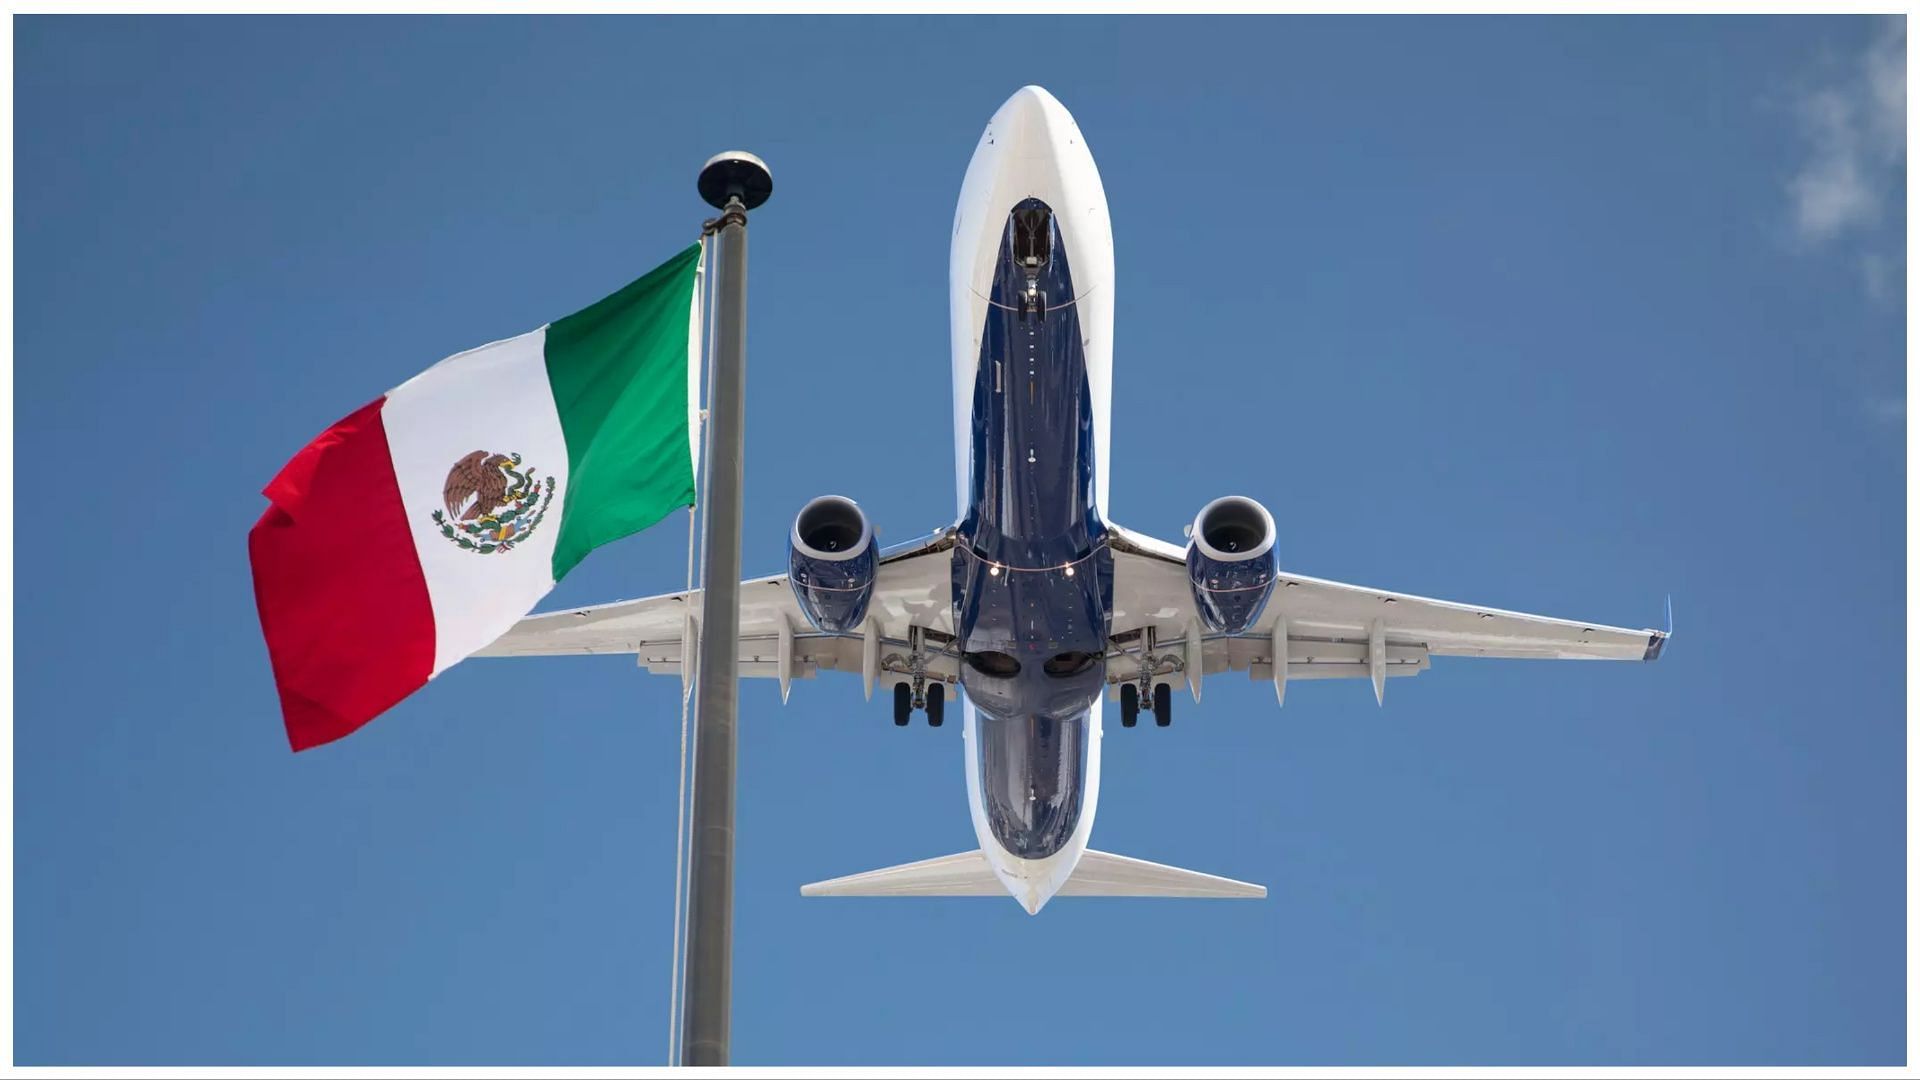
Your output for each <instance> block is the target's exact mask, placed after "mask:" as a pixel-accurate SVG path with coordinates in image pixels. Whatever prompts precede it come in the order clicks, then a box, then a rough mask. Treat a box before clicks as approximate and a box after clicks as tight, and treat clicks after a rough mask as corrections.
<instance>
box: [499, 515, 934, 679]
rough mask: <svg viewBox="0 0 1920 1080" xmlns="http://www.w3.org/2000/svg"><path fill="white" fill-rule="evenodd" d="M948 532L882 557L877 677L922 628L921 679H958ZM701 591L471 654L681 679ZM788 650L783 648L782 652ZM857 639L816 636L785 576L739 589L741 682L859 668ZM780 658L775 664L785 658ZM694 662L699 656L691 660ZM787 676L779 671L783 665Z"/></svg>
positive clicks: (603, 607) (519, 631)
mask: <svg viewBox="0 0 1920 1080" xmlns="http://www.w3.org/2000/svg"><path fill="white" fill-rule="evenodd" d="M952 550H953V530H952V529H944V530H942V531H940V532H937V533H934V534H933V535H931V536H927V537H924V538H922V539H920V540H915V541H911V542H909V543H906V544H902V545H900V546H898V547H895V548H890V549H888V550H886V551H883V552H881V553H880V561H879V568H878V570H877V572H876V574H875V579H874V587H873V601H872V606H871V607H870V608H868V612H869V614H868V617H867V625H869V626H871V627H873V629H874V632H875V635H876V637H877V638H878V644H879V656H878V658H877V659H878V667H879V670H881V671H898V672H900V673H903V674H904V673H906V670H907V669H906V658H905V656H904V655H902V653H903V652H904V650H905V649H906V648H907V638H906V635H907V627H908V626H909V625H914V626H920V627H924V628H927V630H928V631H929V633H928V643H929V645H930V646H936V647H935V648H930V649H929V650H928V655H927V674H928V675H929V676H930V677H935V678H941V679H945V680H947V681H949V682H951V681H953V680H955V679H957V678H959V663H958V657H957V656H955V655H953V654H952V651H951V649H943V648H940V647H939V646H943V645H945V644H946V643H947V642H949V641H950V639H951V637H952V633H953V625H952V624H953V614H952V612H953V601H952V591H953V584H952V574H953V571H952V563H951V559H950V556H949V555H948V554H947V553H948V552H951V551H952ZM700 595H701V590H699V589H695V590H693V591H692V592H677V593H664V594H662V595H660V596H650V597H647V598H645V599H643V600H621V601H617V602H615V603H611V604H596V605H593V606H592V607H582V608H574V609H572V610H569V611H553V612H548V613H546V614H542V615H529V616H528V617H526V618H524V619H522V620H520V621H519V622H518V623H515V624H514V626H513V628H512V629H511V630H508V631H507V632H506V633H505V634H503V635H501V637H500V638H499V639H498V640H496V641H495V642H494V643H493V644H491V645H489V646H487V647H486V648H484V649H481V650H480V651H479V652H477V653H475V654H474V655H475V656H565V655H573V654H590V653H635V654H637V655H638V656H639V660H640V666H642V667H644V668H646V669H647V670H648V671H649V672H652V673H654V674H656V675H682V676H684V675H685V674H686V671H685V670H684V669H685V667H686V665H685V664H684V663H683V661H684V659H685V657H686V656H687V655H688V654H690V653H692V652H693V651H694V650H693V648H692V643H694V642H697V641H698V639H699V632H698V619H699V614H700ZM783 644H785V645H786V646H787V647H786V648H785V649H783V648H782V645H783ZM865 647H866V642H865V640H864V639H863V638H862V636H861V635H860V634H829V633H822V632H821V631H818V630H815V629H814V628H813V626H812V624H810V623H809V622H808V621H807V617H806V615H805V614H803V613H802V612H801V611H800V606H799V604H797V603H796V602H795V601H794V598H793V589H792V588H791V587H790V586H789V585H788V584H787V575H785V574H773V575H770V576H768V577H761V578H752V579H749V580H747V581H743V582H741V583H740V640H739V648H740V654H739V655H740V677H741V678H779V679H781V680H782V682H783V683H784V682H785V681H786V679H788V678H793V679H811V678H813V676H814V674H815V672H817V671H818V670H820V669H822V668H825V669H827V670H830V671H853V672H859V671H862V670H863V665H864V650H865ZM783 653H784V654H785V662H784V664H783V662H782V654H783ZM696 659H697V658H696ZM783 667H784V668H785V669H786V670H785V671H783V670H782V668H783Z"/></svg>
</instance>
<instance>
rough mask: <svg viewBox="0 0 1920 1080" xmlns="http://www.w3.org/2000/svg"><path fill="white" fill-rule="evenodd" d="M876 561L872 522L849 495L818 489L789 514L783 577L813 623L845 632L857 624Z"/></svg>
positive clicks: (864, 610)
mask: <svg viewBox="0 0 1920 1080" xmlns="http://www.w3.org/2000/svg"><path fill="white" fill-rule="evenodd" d="M878 562H879V553H878V552H877V551H876V550H875V548H874V546H873V525H872V524H871V523H870V522H868V521H867V515H866V514H864V513H861V511H860V508H859V507H858V506H856V505H854V502H853V500H852V499H846V498H842V497H840V496H838V495H822V496H820V497H819V498H817V499H815V500H813V501H812V502H810V503H808V504H807V505H805V506H803V507H801V508H800V516H798V517H796V518H794V519H793V536H792V538H791V540H790V542H789V548H788V556H787V583H788V584H790V585H792V586H793V598H794V600H795V601H796V602H797V603H798V604H799V605H800V610H801V611H802V612H804V613H805V614H806V616H807V621H808V622H811V623H812V624H813V625H814V628H815V629H818V630H824V631H827V632H828V633H836V634H843V633H850V632H852V631H854V630H858V629H859V628H860V622H861V620H863V619H865V618H866V617H867V604H868V603H869V602H871V601H872V599H873V578H874V570H875V567H876V566H877V565H878Z"/></svg>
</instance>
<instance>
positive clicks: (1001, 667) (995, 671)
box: [967, 651, 1020, 679]
mask: <svg viewBox="0 0 1920 1080" xmlns="http://www.w3.org/2000/svg"><path fill="white" fill-rule="evenodd" d="M967 666H968V667H970V668H972V669H973V670H975V671H977V672H979V673H980V674H982V675H988V676H992V677H993V678H996V679H1011V678H1013V677H1014V676H1015V675H1018V674H1020V661H1018V660H1016V659H1014V658H1013V657H1011V656H1008V655H1007V654H1006V653H1003V652H991V651H987V652H970V653H968V654H967Z"/></svg>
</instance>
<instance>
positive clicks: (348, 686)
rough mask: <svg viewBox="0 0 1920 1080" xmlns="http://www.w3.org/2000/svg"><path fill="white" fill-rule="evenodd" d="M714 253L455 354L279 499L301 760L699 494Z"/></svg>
mask: <svg viewBox="0 0 1920 1080" xmlns="http://www.w3.org/2000/svg"><path fill="white" fill-rule="evenodd" d="M699 265H700V245H698V244H694V245H692V246H691V247H689V248H687V249H686V250H685V251H682V252H681V253H680V254H678V255H675V256H674V257H673V258H672V259H669V260H668V261H667V262H666V263H664V264H663V265H661V266H660V267H658V268H657V269H655V270H654V271H653V272H651V273H649V274H648V275H647V276H645V277H643V278H641V279H640V280H638V281H635V282H634V283H632V284H631V285H628V286H627V287H626V288H624V289H621V290H620V291H619V292H617V293H614V294H613V295H612V296H609V297H607V298H606V299H604V300H602V301H600V302H599V303H597V304H594V305H593V306H592V307H589V308H586V309H585V310H582V311H579V312H576V313H574V314H572V315H569V316H567V317H566V318H564V319H560V320H558V321H556V322H553V323H550V324H548V325H546V326H543V327H541V328H540V329H538V330H535V331H533V332H532V333H530V334H522V335H521V336H519V337H515V338H508V339H507V340H505V341H496V342H494V343H493V344H491V345H483V346H481V347H480V348H477V349H473V350H471V351H469V352H463V353H460V354H458V355H455V356H450V357H448V358H447V359H445V360H442V361H440V362H439V363H438V364H435V365H434V366H432V367H430V368H428V369H427V370H426V371H423V372H421V373H420V374H418V375H416V376H414V377H413V378H411V379H409V380H407V381H406V382H404V383H402V384H401V385H400V386H398V387H396V388H394V389H393V390H390V391H388V392H387V393H386V394H385V395H384V396H383V397H381V398H379V399H378V400H375V401H373V402H370V403H368V404H367V405H365V406H362V407H361V408H360V409H358V410H357V411H355V412H354V413H352V414H351V415H349V416H347V417H346V418H345V419H343V420H341V421H340V422H339V423H337V424H334V425H333V426H332V427H330V428H328V429H327V430H325V431H323V432H321V433H320V435H319V437H318V438H316V439H314V440H313V441H312V442H310V443H308V444H307V445H306V447H305V448H304V449H302V450H301V451H300V452H299V453H298V454H295V455H294V457H293V460H292V461H289V462H288V463H287V464H286V467H285V468H283V469H281V470H280V474H279V475H278V476H276V477H274V478H273V481H272V483H269V484H268V485H267V487H266V491H265V495H266V497H267V498H268V499H269V500H270V501H271V502H272V504H273V505H272V506H271V507H269V508H268V509H267V511H266V513H264V514H262V515H261V516H260V520H259V522H258V523H256V524H255V525H254V527H253V531H252V533H251V534H249V536H248V544H247V546H248V551H249V553H250V555H251V557H252V561H253V591H254V599H255V600H256V602H257V603H258V604H259V608H260V628H261V630H262V631H264V633H265V634H266V639H267V651H268V653H269V654H270V655H271V657H272V660H273V676H274V681H275V682H276V683H277V684H278V686H279V690H280V709H281V713H282V714H283V715H284V716H285V718H286V723H287V738H288V739H289V740H290V741H291V742H292V743H293V748H294V749H295V750H305V749H307V748H308V747H312V746H318V745H320V744H321V743H326V742H332V741H333V740H334V739H338V738H340V737H341V736H343V735H346V734H349V733H351V732H353V731H354V730H356V729H358V728H359V727H360V726H361V725H362V724H365V723H366V722H367V721H369V720H371V719H373V718H374V717H375V716H378V715H379V714H380V713H382V712H384V711H386V709H388V708H389V707H391V706H392V705H393V704H394V703H396V702H398V701H399V700H400V699H401V698H403V697H406V696H407V695H408V694H410V693H412V692H413V691H415V690H417V689H419V688H420V687H421V686H423V685H425V684H426V682H427V680H429V679H431V678H433V677H434V676H435V675H438V674H440V673H441V672H442V671H445V670H446V669H448V668H450V667H452V666H453V665H454V664H457V663H459V662H460V661H461V660H463V659H465V658H466V657H468V656H470V655H472V654H473V652H475V651H476V650H478V649H481V648H484V647H485V646H487V645H488V644H491V643H492V642H493V640H494V639H495V638H497V637H499V636H500V635H501V634H503V633H505V632H506V631H507V630H508V628H510V627H512V626H513V624H514V623H515V622H517V621H518V620H519V619H520V618H521V617H522V616H524V615H526V614H527V612H528V611H530V610H532V608H533V606H534V604H536V603H538V602H539V600H540V598H541V597H542V596H545V595H546V594H547V591H548V590H550V589H552V588H553V584H554V582H556V581H558V580H560V578H562V577H563V576H565V575H566V573H567V571H569V570H571V569H573V567H574V566H575V565H576V564H578V563H579V562H580V560H581V559H582V558H584V557H585V556H586V554H587V552H589V551H592V550H593V549H594V548H596V547H599V546H600V545H601V544H605V543H607V542H609V541H612V540H618V539H620V538H621V537H623V536H628V535H630V534H632V533H635V532H638V531H640V530H641V529H644V528H647V527H648V526H650V525H652V524H654V523H655V522H657V521H659V520H660V519H661V518H663V517H665V516H666V515H667V514H668V513H670V512H672V511H673V510H674V509H676V508H678V507H682V506H691V505H692V504H693V499H694V464H693V463H694V458H695V453H696V451H695V441H696V439H697V438H698V436H697V434H696V433H697V430H698V409H699V385H698V383H699V375H698V372H699V369H700V363H699V355H698V353H699V347H700V346H699V342H700V334H699V330H698V327H699V313H700V301H699V297H698V290H697V288H696V282H697V278H698V271H699Z"/></svg>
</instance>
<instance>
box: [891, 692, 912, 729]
mask: <svg viewBox="0 0 1920 1080" xmlns="http://www.w3.org/2000/svg"><path fill="white" fill-rule="evenodd" d="M912 719H913V687H911V686H908V685H907V684H906V683H903V682H899V683H894V684H893V726H894V727H906V726H907V722H908V721H909V720H912Z"/></svg>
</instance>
